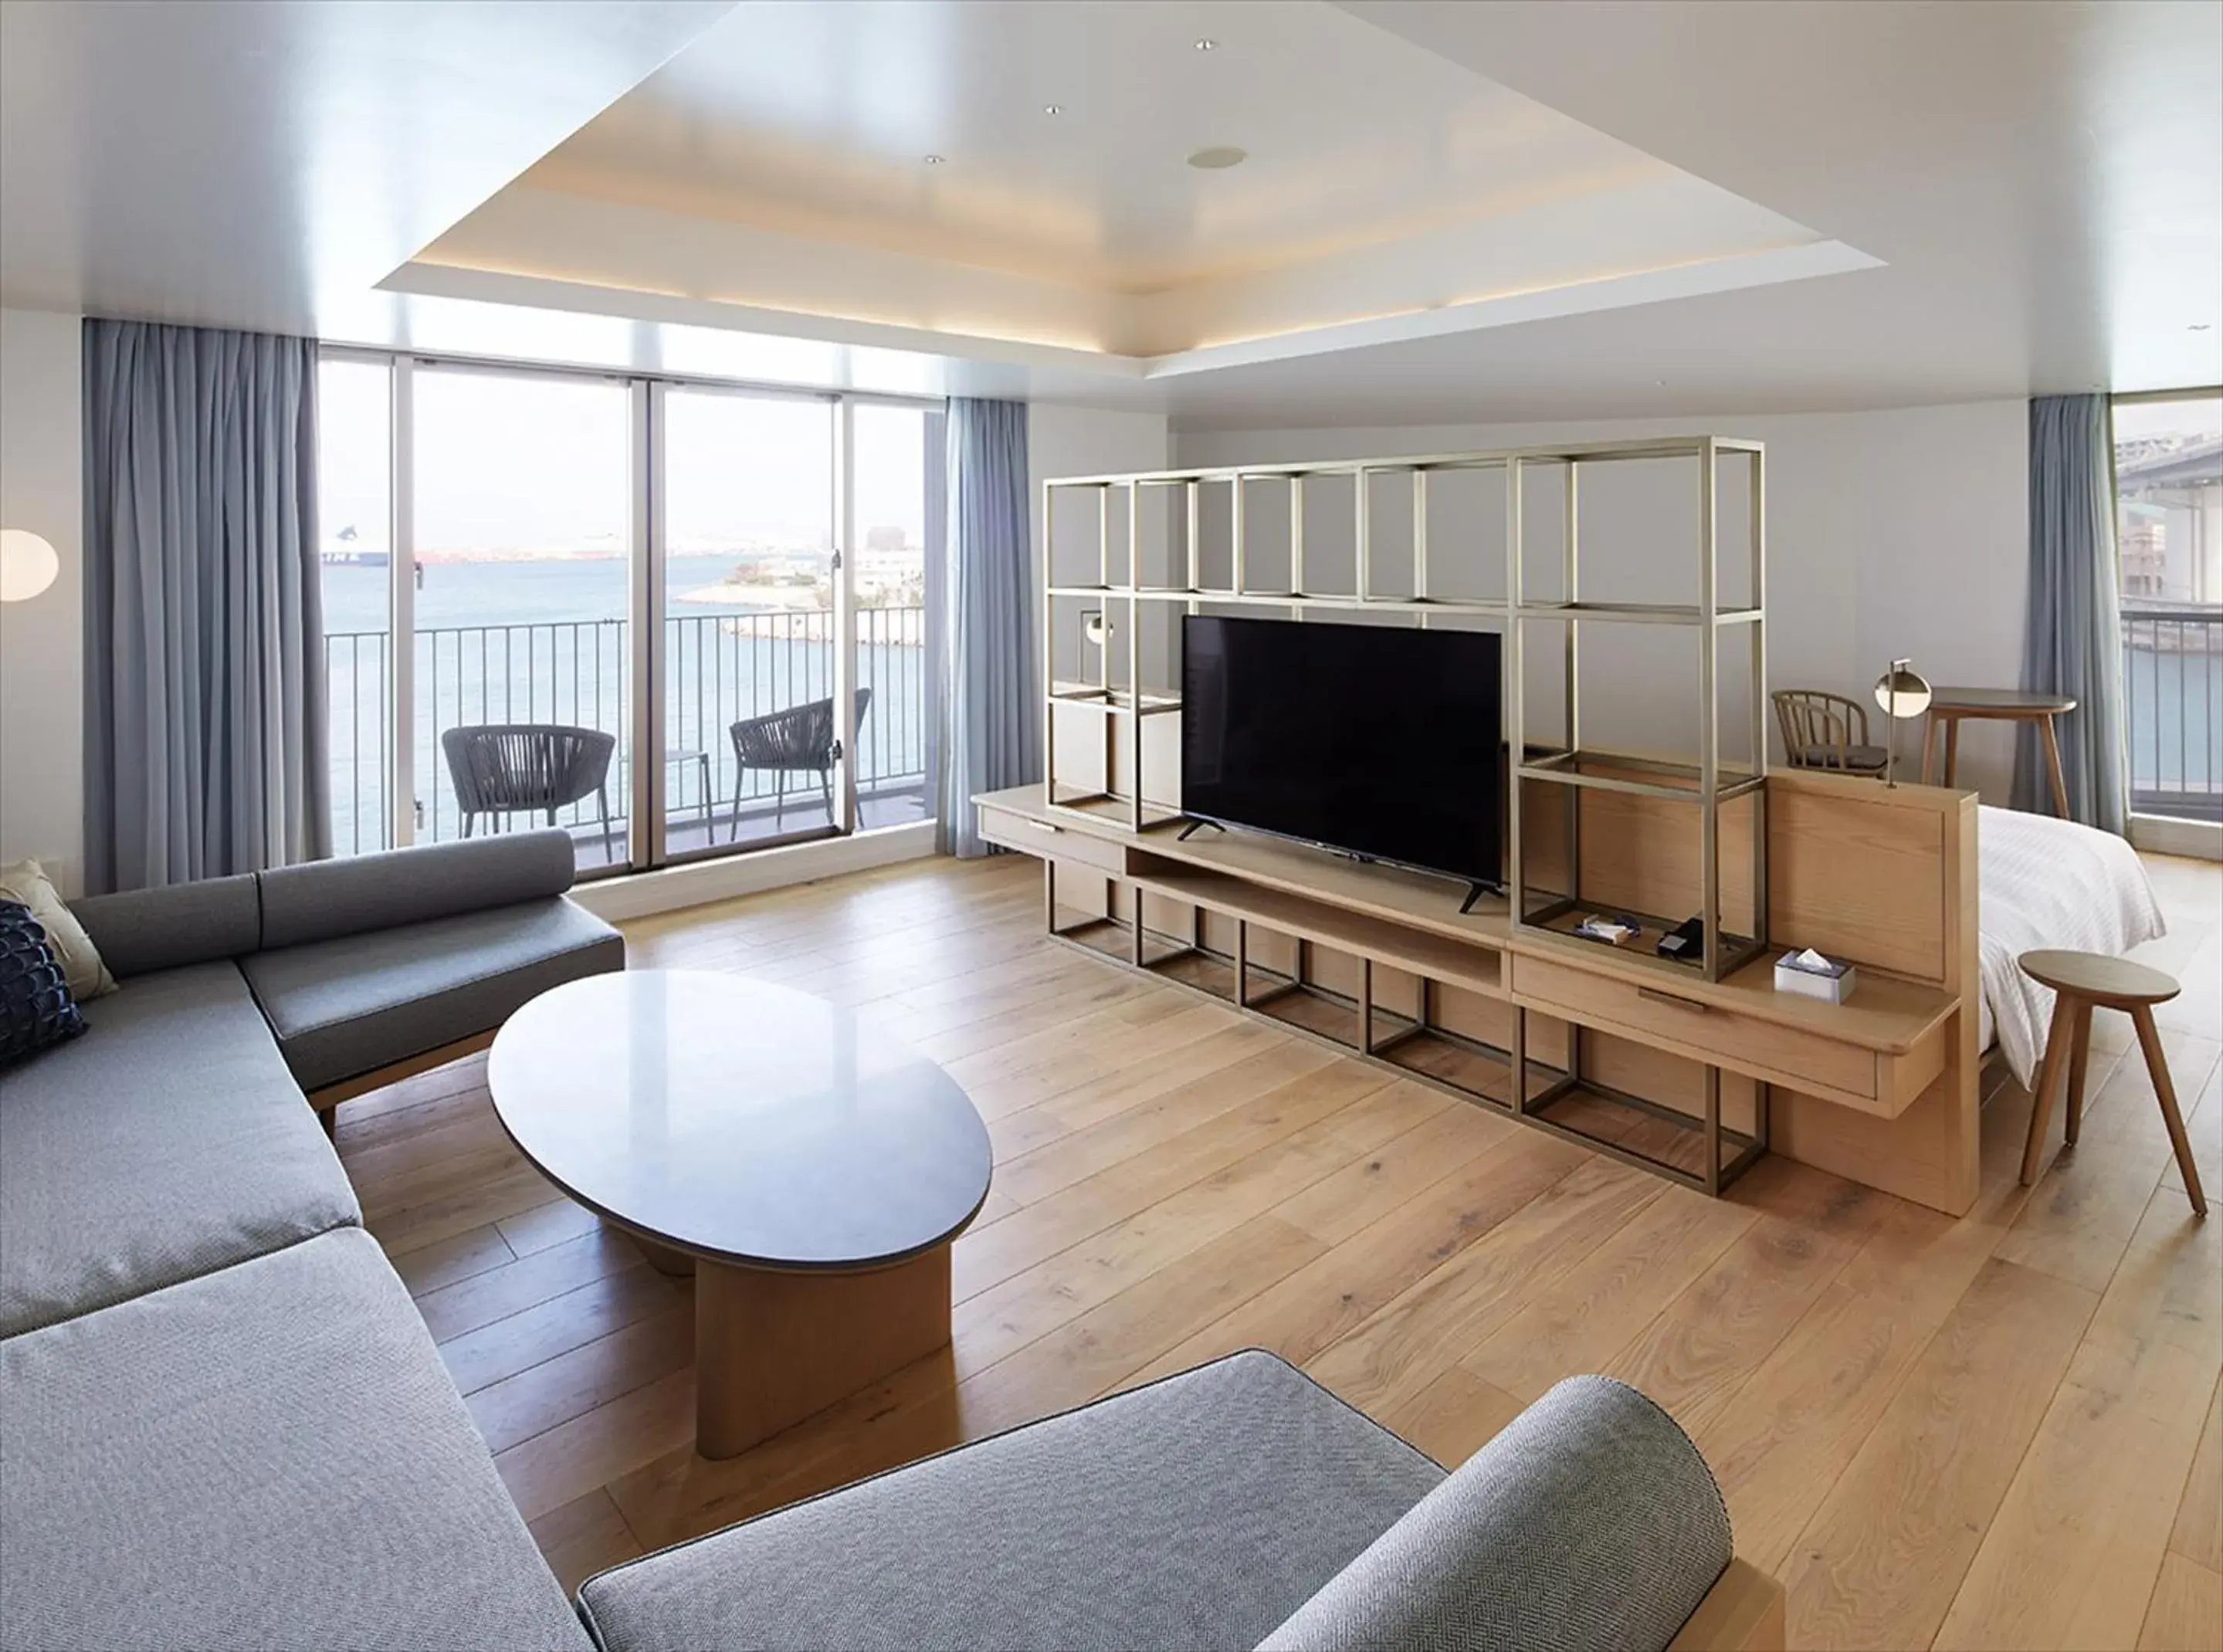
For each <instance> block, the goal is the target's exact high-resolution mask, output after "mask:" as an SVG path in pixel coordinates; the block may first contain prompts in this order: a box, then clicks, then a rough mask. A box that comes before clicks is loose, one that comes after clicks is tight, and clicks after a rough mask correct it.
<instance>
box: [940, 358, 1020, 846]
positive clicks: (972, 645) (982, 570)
mask: <svg viewBox="0 0 2223 1652" xmlns="http://www.w3.org/2000/svg"><path fill="white" fill-rule="evenodd" d="M947 469H948V490H949V525H948V534H947V535H946V537H945V541H944V544H943V547H942V556H943V560H944V570H943V578H942V584H941V588H942V591H943V594H944V595H945V598H946V600H947V603H948V607H947V610H946V612H947V614H948V625H947V631H948V639H947V644H946V646H945V647H944V650H943V653H942V667H941V705H942V708H943V713H944V724H945V726H946V727H947V729H948V739H947V742H946V744H945V745H944V748H943V751H942V763H941V781H940V784H941V808H940V810H939V811H938V813H939V814H940V816H941V845H942V847H943V848H944V849H945V850H947V851H950V852H951V853H954V854H958V855H966V856H972V855H984V854H986V853H988V852H989V851H990V848H991V845H988V844H986V843H984V842H982V841H981V839H980V833H979V825H978V822H977V820H976V819H975V817H974V814H973V794H974V793H976V792H987V791H994V790H997V789H998V788H1002V787H1005V786H1020V785H1024V784H1025V783H1026V782H1029V781H1033V780H1039V779H1040V778H1041V777H1042V700H1041V694H1042V689H1041V685H1040V684H1039V683H1038V682H1036V679H1035V657H1034V656H1035V644H1034V620H1033V617H1032V616H1033V613H1034V578H1033V573H1032V568H1033V554H1032V550H1031V545H1032V543H1033V542H1032V536H1031V534H1030V531H1029V528H1028V522H1027V410H1026V405H1025V404H1024V403H1022V402H1013V401H983V400H979V399H974V398H971V397H965V396H958V397H953V398H952V399H951V400H950V403H949V430H948V466H947Z"/></svg>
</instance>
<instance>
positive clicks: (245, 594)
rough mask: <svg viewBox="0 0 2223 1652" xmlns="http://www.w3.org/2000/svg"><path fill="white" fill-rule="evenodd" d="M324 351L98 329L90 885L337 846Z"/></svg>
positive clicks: (145, 329)
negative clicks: (320, 499)
mask: <svg viewBox="0 0 2223 1652" xmlns="http://www.w3.org/2000/svg"><path fill="white" fill-rule="evenodd" d="M316 385H317V357H316V346H315V344H314V343H313V342H312V341H310V340H307V339H301V338H277V337H268V336H263V335H261V334H255V333H236V332H225V331H220V330H215V329H210V328H187V327H161V326H153V325H148V324H146V323H138V322H117V321H98V320H88V321H87V322H86V323H85V839H86V842H85V880H86V884H87V887H88V889H91V890H92V891H94V892H98V891H102V890H108V889H140V888H144V887H148V886H151V885H155V884H163V883H186V882H188V881H190V880H192V879H194V878H201V877H216V876H223V875H224V874H226V873H231V872H244V871H253V870H260V869H261V868H264V867H268V866H282V865H285V864H288V863H290V862H293V861H299V860H308V859H313V858H316V857H320V856H323V855H325V854H328V853H330V852H331V809H330V785H331V782H330V777H329V776H328V775H327V774H326V772H325V755H324V667H323V659H322V654H323V635H324V616H323V611H322V603H321V600H320V598H319V595H318V562H317V488H316V477H317V394H316Z"/></svg>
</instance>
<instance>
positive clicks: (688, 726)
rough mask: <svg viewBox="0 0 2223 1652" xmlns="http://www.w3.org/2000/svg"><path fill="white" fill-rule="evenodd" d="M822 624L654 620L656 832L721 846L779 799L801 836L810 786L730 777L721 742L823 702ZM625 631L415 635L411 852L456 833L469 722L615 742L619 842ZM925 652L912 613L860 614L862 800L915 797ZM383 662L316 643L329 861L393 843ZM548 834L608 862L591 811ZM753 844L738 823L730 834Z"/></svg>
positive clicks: (543, 624) (364, 639)
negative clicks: (659, 745) (453, 763)
mask: <svg viewBox="0 0 2223 1652" xmlns="http://www.w3.org/2000/svg"><path fill="white" fill-rule="evenodd" d="M831 625H832V617H831V616H830V615H828V614H826V613H822V612H817V611H815V610H814V611H805V612H787V613H768V614H688V615H683V616H678V617H674V618H670V619H666V620H665V621H664V695H665V700H664V736H665V740H666V747H665V750H664V753H663V758H664V764H665V807H666V820H667V830H668V831H671V832H681V831H685V832H687V833H688V834H689V835H690V836H692V837H694V838H695V839H696V841H697V842H708V841H710V840H711V838H712V835H713V833H714V832H715V833H717V834H720V835H723V834H725V833H727V832H730V831H731V830H732V826H731V821H732V819H733V817H734V813H736V811H737V810H738V813H739V814H740V818H741V820H743V821H744V822H745V823H748V822H754V821H755V820H756V819H757V817H759V815H766V814H769V813H771V812H772V810H773V809H774V807H775V803H776V801H778V795H779V794H780V793H781V792H782V791H783V790H784V794H785V801H784V805H782V807H784V814H785V818H786V820H787V822H788V823H789V824H790V826H799V825H804V824H808V821H807V819H806V818H804V813H803V812H805V811H807V810H808V809H809V808H811V807H816V806H817V801H818V799H817V793H816V788H815V787H814V785H813V783H812V782H811V780H810V778H809V776H804V775H798V774H790V775H788V776H785V777H784V779H783V778H782V777H779V776H774V775H771V774H768V773H766V772H765V771H763V770H760V769H741V768H740V766H739V765H738V764H737V763H735V761H734V749H733V742H732V739H731V738H730V737H729V736H728V734H727V729H728V728H729V727H730V726H731V725H733V724H734V723H736V722H739V721H740V720H742V719H746V718H751V717H759V716H762V715H764V714H765V713H768V712H775V711H780V710H784V708H786V707H790V706H799V705H805V704H808V703H809V701H811V700H824V699H828V698H830V697H831V696H832V694H833V692H834V646H833V642H832V639H831ZM925 636H926V611H925V610H924V609H923V608H917V607H911V608H860V610H858V612H857V681H858V683H859V686H860V687H863V688H870V689H871V690H872V702H871V706H870V708H869V709H868V710H867V712H866V716H865V718H864V720H863V721H862V723H861V724H860V725H859V727H858V730H857V754H856V755H857V763H856V775H857V788H858V792H859V795H860V798H863V799H865V800H866V801H871V800H874V799H882V800H885V799H887V798H890V797H891V796H893V795H900V794H905V793H909V794H913V795H917V794H922V793H923V789H924V787H925V782H926V769H927V729H928V725H929V718H928V716H927V694H928V692H929V684H928V682H927V681H926V669H925V656H926V650H925V647H924V642H925ZM389 646H390V644H389V638H388V635H387V632H385V631H335V632H331V633H329V634H328V635H327V636H326V637H325V638H324V673H325V682H326V688H327V693H328V696H329V703H328V713H327V716H328V725H327V726H328V728H329V731H330V761H331V781H332V829H333V830H332V835H333V845H332V846H333V850H334V852H336V853H338V854H356V853H360V852H362V851H365V850H370V849H376V848H379V847H381V845H385V844H387V843H390V842H392V841H393V814H392V800H391V799H390V797H389V796H388V795H387V791H388V776H389V775H390V773H391V771H392V751H393V742H394V729H393V725H392V718H391V715H390V713H389V710H388V707H389V702H390V700H391V699H392V694H391V689H390V685H389V681H388V678H389V673H390V672H391V669H392V663H391V658H390V653H389ZM415 646H416V655H415V668H416V685H415V701H416V705H415V711H416V715H415V719H414V721H415V725H416V726H415V737H414V738H415V745H416V781H417V785H416V790H417V796H416V798H415V799H414V800H413V802H412V808H413V811H414V819H415V827H416V839H417V841H419V842H420V843H422V842H428V841H438V840H439V839H447V838H454V837H458V836H460V835H462V832H463V816H462V812H461V810H460V809H459V808H458V807H457V801H456V794H455V786H454V782H453V780H452V779H451V777H450V775H449V773H448V768H447V763H446V760H445V758H444V757H443V756H442V753H441V749H440V736H441V734H442V733H443V732H444V731H446V730H448V729H450V728H454V727H456V726H457V725H468V724H476V723H565V724H573V725H578V726H581V727H585V728H595V729H602V730H605V731H607V732H609V733H611V734H614V735H615V736H616V737H617V740H618V755H617V756H616V757H614V759H613V760H612V763H611V765H610V776H609V787H608V790H609V801H610V806H611V809H612V824H613V832H612V834H611V835H613V836H614V833H615V832H620V831H622V830H623V821H622V818H621V817H622V816H623V813H624V812H625V808H626V800H627V797H628V796H629V795H630V791H629V787H628V783H627V776H628V773H629V769H630V764H631V763H632V762H633V758H634V754H633V752H632V751H631V750H630V746H631V738H632V737H631V721H630V711H631V703H630V702H631V698H632V679H631V676H630V674H629V671H628V668H627V621H625V620H622V619H579V620H552V621H538V622H534V623H522V622H520V623H519V624H514V625H446V626H439V627H432V628H426V629H423V630H419V631H417V633H416V634H415ZM821 813H822V811H821ZM518 824H520V825H521V824H526V822H524V821H522V820H520V821H519V822H518ZM557 824H558V825H560V826H568V827H570V828H571V829H572V830H573V832H574V833H575V835H578V836H581V837H582V838H583V840H585V841H583V845H582V846H583V850H584V849H585V847H586V844H587V843H588V842H595V843H601V844H603V845H604V846H605V847H608V839H606V838H605V834H604V833H603V832H602V822H601V808H600V806H599V803H598V801H597V800H596V799H595V798H594V797H592V796H589V797H588V798H586V799H584V800H583V801H579V802H576V803H573V804H571V805H570V806H568V807H564V808H563V809H560V810H558V811H557ZM751 834H752V833H751V826H749V825H746V824H745V825H744V826H743V827H742V828H741V833H740V835H742V836H743V837H746V836H749V835H751ZM758 835H761V829H759V832H758ZM690 846H691V845H690Z"/></svg>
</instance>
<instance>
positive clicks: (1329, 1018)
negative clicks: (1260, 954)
mask: <svg viewBox="0 0 2223 1652" xmlns="http://www.w3.org/2000/svg"><path fill="white" fill-rule="evenodd" d="M1250 973H1251V975H1252V976H1254V977H1257V976H1268V977H1269V979H1271V980H1272V984H1270V985H1269V986H1268V987H1267V989H1265V990H1264V991H1263V992H1261V991H1257V990H1256V989H1253V990H1252V991H1251V993H1250V997H1249V1002H1247V1003H1246V1004H1245V1005H1244V1008H1247V1009H1250V1010H1253V1011H1256V1013H1257V1014H1261V1015H1263V1016H1264V1017H1265V1018H1266V1019H1267V1020H1269V1021H1279V1022H1281V1023H1282V1025H1283V1026H1284V1027H1295V1028H1296V1029H1297V1030H1298V1031H1299V1032H1300V1033H1311V1034H1312V1035H1313V1037H1314V1038H1317V1039H1324V1040H1326V1041H1327V1042H1328V1043H1330V1044H1333V1045H1337V1046H1340V1047H1341V1048H1343V1049H1345V1050H1349V1051H1351V1052H1353V1053H1354V1054H1357V1053H1358V1052H1359V1048H1360V1046H1359V1028H1358V1020H1359V1017H1358V1005H1357V1002H1355V1001H1354V1000H1352V999H1349V998H1346V997H1345V996H1343V995H1342V994H1341V993H1339V992H1331V991H1329V990H1328V989H1326V988H1325V987H1321V986H1318V985H1315V984H1314V983H1311V982H1308V981H1296V980H1288V979H1273V978H1272V977H1271V975H1270V972H1269V971H1267V970H1261V969H1259V968H1258V967H1257V966H1256V965H1255V964H1253V965H1252V966H1251V970H1250Z"/></svg>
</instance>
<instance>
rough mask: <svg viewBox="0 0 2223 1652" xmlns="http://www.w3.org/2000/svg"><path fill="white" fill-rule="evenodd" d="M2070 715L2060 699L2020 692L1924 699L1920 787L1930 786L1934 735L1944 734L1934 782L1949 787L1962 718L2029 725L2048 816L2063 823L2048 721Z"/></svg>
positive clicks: (1981, 691) (2065, 805)
mask: <svg viewBox="0 0 2223 1652" xmlns="http://www.w3.org/2000/svg"><path fill="white" fill-rule="evenodd" d="M2075 709H2076V702H2075V700H2072V699H2070V698H2069V696H2068V695H2066V694H2038V693H2037V692H2035V691H2033V690H2029V689H2023V688H1938V689H1935V690H1933V691H1932V692H1931V694H1930V725H1929V727H1928V728H1926V729H1925V730H1924V731H1923V735H1922V783H1923V784H1924V785H1925V786H1927V785H1928V784H1930V759H1931V757H1932V755H1933V753H1934V752H1935V751H1936V745H1937V732H1938V730H1939V729H1941V728H1942V729H1943V730H1944V732H1945V773H1944V776H1943V779H1942V780H1941V781H1940V782H1938V783H1939V784H1941V785H1944V786H1950V785H1951V784H1952V783H1953V769H1954V766H1955V762H1956V761H1957V759H1958V758H1959V757H1960V754H1961V723H1962V719H1964V718H1971V717H1973V718H1976V719H1985V718H1989V719H1992V720H1993V721H1994V722H2000V723H2035V724H2037V733H2038V738H2039V739H2041V740H2042V741H2044V744H2045V769H2046V774H2047V776H2048V777H2049V778H2050V780H2051V781H2052V782H2053V812H2054V813H2056V814H2057V815H2059V816H2060V817H2061V818H2062V820H2067V819H2068V818H2069V788H2068V786H2067V784H2066V783H2064V782H2063V781H2062V777H2061V745H2060V743H2059V742H2058V741H2057V740H2056V739H2055V738H2054V735H2053V719H2055V718H2056V717H2058V716H2060V715H2061V714H2062V713H2064V712H2073V711H2075Z"/></svg>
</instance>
